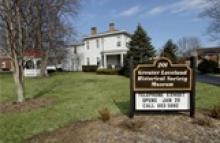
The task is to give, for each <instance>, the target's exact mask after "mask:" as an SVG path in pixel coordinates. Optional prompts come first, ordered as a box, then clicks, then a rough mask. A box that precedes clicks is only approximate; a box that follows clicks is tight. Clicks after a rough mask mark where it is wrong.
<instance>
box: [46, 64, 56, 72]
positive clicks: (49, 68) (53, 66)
mask: <svg viewBox="0 0 220 143" xmlns="http://www.w3.org/2000/svg"><path fill="white" fill-rule="evenodd" d="M56 70H57V68H56V66H55V65H48V66H47V72H48V73H53V72H55V71H56Z"/></svg>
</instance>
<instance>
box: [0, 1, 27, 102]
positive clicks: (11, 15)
mask: <svg viewBox="0 0 220 143" xmlns="http://www.w3.org/2000/svg"><path fill="white" fill-rule="evenodd" d="M25 2H26V1H25V0H0V21H1V25H0V26H1V29H2V31H3V32H4V38H5V44H6V45H5V48H4V49H5V51H7V52H8V53H9V55H10V57H11V61H12V65H13V77H14V81H15V85H16V91H17V101H18V102H23V101H24V78H23V51H24V49H25V48H26V47H25V41H26V39H25V37H27V36H26V35H25V34H26V33H25V29H26V28H25V27H26V25H25V24H24V17H25V14H24V12H23V10H24V9H23V7H24V4H25Z"/></svg>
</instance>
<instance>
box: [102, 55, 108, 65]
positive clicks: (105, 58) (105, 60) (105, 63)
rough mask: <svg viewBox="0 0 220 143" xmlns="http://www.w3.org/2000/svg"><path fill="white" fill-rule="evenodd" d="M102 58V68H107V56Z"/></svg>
mask: <svg viewBox="0 0 220 143" xmlns="http://www.w3.org/2000/svg"><path fill="white" fill-rule="evenodd" d="M103 56H104V68H107V55H106V54H103Z"/></svg>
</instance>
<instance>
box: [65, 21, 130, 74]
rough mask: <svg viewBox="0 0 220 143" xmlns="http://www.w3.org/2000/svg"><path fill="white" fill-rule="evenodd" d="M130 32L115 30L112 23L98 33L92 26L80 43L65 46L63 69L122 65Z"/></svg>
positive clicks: (74, 69) (72, 69) (76, 69)
mask: <svg viewBox="0 0 220 143" xmlns="http://www.w3.org/2000/svg"><path fill="white" fill-rule="evenodd" d="M129 41H130V34H129V33H128V32H127V31H125V30H117V29H116V28H115V25H114V23H110V24H109V28H108V30H107V31H106V32H102V33H98V32H97V28H96V27H92V28H91V31H90V35H88V36H86V37H85V38H84V39H83V42H82V43H80V44H76V45H72V46H69V47H68V48H67V50H68V52H67V57H66V58H65V60H64V61H65V62H64V67H63V68H64V70H68V71H81V70H82V66H83V65H98V67H100V68H108V67H111V68H117V67H121V66H123V63H124V57H125V54H126V53H127V51H128V43H129Z"/></svg>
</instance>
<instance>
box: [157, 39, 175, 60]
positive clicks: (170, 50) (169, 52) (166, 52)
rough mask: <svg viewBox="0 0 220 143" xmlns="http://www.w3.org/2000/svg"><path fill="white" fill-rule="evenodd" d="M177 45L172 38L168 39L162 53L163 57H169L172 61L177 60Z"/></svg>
mask: <svg viewBox="0 0 220 143" xmlns="http://www.w3.org/2000/svg"><path fill="white" fill-rule="evenodd" d="M177 49H178V48H177V45H176V44H174V43H173V42H172V40H168V41H167V42H166V44H165V45H164V47H163V49H162V52H161V54H160V56H161V57H167V58H169V59H170V60H171V61H172V62H174V63H175V62H177V56H176V51H177Z"/></svg>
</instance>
